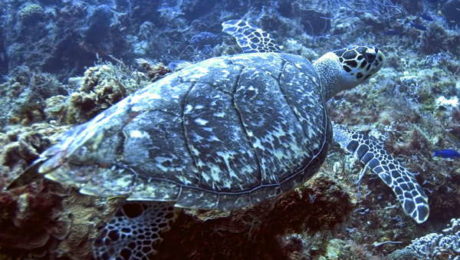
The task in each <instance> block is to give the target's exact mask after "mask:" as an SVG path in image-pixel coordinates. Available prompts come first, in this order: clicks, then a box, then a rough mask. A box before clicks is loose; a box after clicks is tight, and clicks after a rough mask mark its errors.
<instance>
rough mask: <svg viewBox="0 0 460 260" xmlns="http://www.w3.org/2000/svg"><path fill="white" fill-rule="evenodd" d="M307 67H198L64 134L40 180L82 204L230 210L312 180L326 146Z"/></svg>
mask: <svg viewBox="0 0 460 260" xmlns="http://www.w3.org/2000/svg"><path fill="white" fill-rule="evenodd" d="M324 105H325V96H324V90H323V89H322V86H321V85H320V80H319V78H318V75H317V74H316V72H315V70H314V69H313V67H312V65H311V63H310V62H309V61H307V60H305V59H303V58H302V57H300V56H296V55H290V54H282V53H251V54H241V55H235V56H223V57H217V58H212V59H208V60H205V61H203V62H199V63H197V64H195V65H192V66H190V67H188V68H185V69H183V70H181V71H179V72H176V73H172V74H170V75H168V76H166V77H165V78H163V79H161V80H159V81H156V82H154V83H152V84H151V85H149V86H147V87H145V88H144V89H141V90H139V91H138V92H136V93H134V94H133V95H131V96H129V97H127V98H125V99H124V100H122V101H121V102H119V103H118V104H116V105H114V106H112V107H111V108H109V109H107V110H106V111H104V112H103V113H101V114H99V115H98V116H96V117H95V118H94V119H92V120H91V121H89V122H87V123H85V124H83V125H80V126H78V127H76V128H74V129H72V130H70V131H69V132H68V133H66V134H65V135H64V136H63V138H62V141H61V142H60V143H58V144H56V145H55V146H53V147H51V148H50V149H48V150H47V151H46V152H45V153H44V154H43V155H42V159H43V161H44V163H43V164H42V165H41V166H40V168H39V172H41V173H43V174H45V175H46V177H47V178H49V179H53V180H56V181H60V182H64V183H68V184H71V185H76V186H78V187H79V188H80V191H81V192H82V193H85V194H90V195H98V196H117V195H123V196H127V197H128V200H133V201H173V202H176V203H175V205H176V206H178V207H188V208H204V209H222V210H231V209H236V208H242V207H246V206H251V205H253V204H255V203H257V202H259V201H263V200H266V199H269V198H272V197H275V196H277V195H278V194H280V193H282V192H285V191H287V190H290V189H292V188H293V187H295V186H296V185H298V184H299V183H302V182H303V181H305V180H306V179H308V178H309V177H311V175H312V174H314V173H315V172H316V171H317V169H318V168H319V166H320V165H321V163H322V162H323V160H324V158H325V156H326V153H327V145H328V143H330V140H331V134H332V132H331V125H330V122H329V120H328V118H327V115H326V111H325V107H324Z"/></svg>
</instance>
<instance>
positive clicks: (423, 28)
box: [409, 22, 427, 31]
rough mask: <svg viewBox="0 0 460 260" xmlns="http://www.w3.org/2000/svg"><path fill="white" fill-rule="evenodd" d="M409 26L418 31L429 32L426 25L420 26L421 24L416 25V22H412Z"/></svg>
mask: <svg viewBox="0 0 460 260" xmlns="http://www.w3.org/2000/svg"><path fill="white" fill-rule="evenodd" d="M409 24H410V25H411V26H412V27H414V28H415V29H417V30H421V31H426V30H427V28H426V26H425V25H422V24H419V23H414V22H410V23H409Z"/></svg>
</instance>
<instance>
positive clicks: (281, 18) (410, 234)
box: [0, 0, 460, 260]
mask: <svg viewBox="0 0 460 260" xmlns="http://www.w3.org/2000/svg"><path fill="white" fill-rule="evenodd" d="M231 19H245V20H247V21H249V22H251V23H252V24H254V25H256V26H258V27H260V28H263V29H264V30H265V31H267V32H269V33H270V34H271V35H272V36H273V38H274V39H275V40H276V43H277V44H278V45H279V46H282V51H283V52H287V53H293V54H298V55H301V56H303V57H305V58H306V59H309V60H311V61H313V60H315V59H317V58H319V57H320V56H321V55H322V54H324V53H326V52H328V51H330V50H336V49H340V48H343V47H347V46H351V45H372V46H377V47H378V48H380V49H382V50H383V52H384V53H385V55H386V63H385V65H384V67H383V68H382V69H381V70H380V72H379V73H377V74H376V75H375V76H374V77H372V78H371V79H370V80H369V81H368V82H367V83H365V84H362V85H360V86H358V87H357V88H355V89H353V90H350V91H345V92H342V93H340V94H339V95H337V96H335V97H334V98H333V99H331V100H330V101H329V103H328V110H329V115H330V117H331V119H332V120H333V121H334V122H337V123H342V124H345V125H349V126H351V127H353V128H354V129H357V130H363V131H365V130H368V131H370V132H371V133H372V134H373V135H375V136H378V137H379V138H380V139H382V140H384V142H385V146H386V148H387V150H388V151H389V152H391V153H392V154H393V155H394V156H395V157H396V158H398V159H399V160H400V161H402V162H404V165H405V166H406V167H407V168H408V169H410V170H411V171H413V172H416V173H418V175H417V180H418V181H419V183H421V185H422V187H423V188H424V190H425V192H426V193H427V194H428V196H429V199H430V200H429V203H430V218H429V219H428V220H427V221H426V222H425V223H423V224H416V223H415V222H414V221H413V220H412V219H410V218H409V217H407V216H405V215H404V214H403V213H402V210H401V208H400V206H399V205H398V203H397V201H396V199H395V196H394V195H393V193H392V192H391V190H390V189H388V188H387V187H386V186H385V185H384V184H383V183H382V182H381V181H380V180H379V179H378V177H377V176H375V175H373V174H371V173H368V174H366V175H365V176H364V178H363V180H362V181H361V182H360V183H359V184H357V183H356V181H357V179H358V175H359V172H360V171H361V169H362V167H361V165H360V164H359V163H358V162H356V161H355V160H353V159H352V158H351V157H350V156H349V155H347V154H345V153H344V152H343V151H341V150H340V149H339V148H338V146H337V145H333V146H331V148H330V151H329V156H328V158H327V159H326V162H325V163H324V164H323V166H322V167H321V169H320V171H319V172H318V173H317V174H316V175H315V177H314V178H313V179H311V180H309V181H308V182H307V183H305V184H304V185H303V186H302V187H300V188H298V189H296V190H295V191H293V192H290V193H287V194H285V195H284V196H283V197H282V198H280V199H279V201H278V202H276V203H275V204H274V205H271V207H267V206H260V207H255V208H253V209H250V210H247V211H245V212H232V213H222V214H217V213H215V212H203V211H193V210H188V211H184V212H181V213H178V216H177V219H176V221H175V223H174V224H173V225H172V227H171V230H170V231H168V232H166V233H165V234H164V235H163V242H162V243H159V244H158V245H157V246H156V250H157V251H158V254H157V255H155V256H154V259H321V260H332V259H457V260H458V259H460V219H459V218H460V189H459V187H460V154H459V153H458V152H459V151H460V107H459V98H460V78H459V76H460V1H459V0H444V1H435V0H423V1H422V0H380V1H377V0H374V1H371V0H356V1H345V0H311V1H309V0H247V1H243V0H221V1H217V0H176V1H175V0H89V1H76V0H35V1H32V0H2V1H1V2H0V24H1V26H0V75H1V77H0V111H1V113H0V145H1V146H0V147H1V149H0V259H56V258H57V259H90V258H91V256H90V255H91V243H90V241H91V240H92V239H94V238H95V237H96V236H97V227H99V226H100V225H102V224H103V223H105V222H107V220H108V219H110V216H111V215H113V212H114V211H115V210H116V208H117V206H118V205H119V204H120V200H121V199H117V198H114V199H111V200H106V199H103V198H93V197H88V196H83V195H80V194H79V193H78V192H77V191H76V190H74V189H72V188H70V187H64V186H62V185H59V184H58V183H53V182H51V181H44V180H40V181H38V182H35V183H33V184H29V185H27V186H25V187H21V188H18V189H15V190H6V186H7V185H8V184H9V183H11V181H12V180H13V179H14V178H15V177H17V176H18V175H19V174H20V173H21V172H22V171H24V169H26V168H27V166H28V165H30V164H31V163H32V162H33V161H34V160H35V159H36V158H37V157H38V155H39V154H40V153H41V152H43V151H44V150H45V149H46V148H48V147H49V146H50V145H51V144H53V143H55V142H56V138H57V137H58V136H59V134H61V133H63V132H64V131H65V130H67V129H69V128H70V127H71V126H73V125H76V124H79V123H83V122H86V121H88V120H89V119H91V118H93V117H94V116H95V115H97V114H98V113H100V112H101V111H103V110H105V109H106V108H108V107H110V106H111V105H112V104H114V103H116V102H118V101H119V100H121V99H123V98H124V97H126V96H127V95H129V94H130V93H132V92H134V91H136V90H138V89H141V88H143V87H144V86H146V85H147V84H149V83H151V82H153V81H155V80H157V79H158V78H161V77H162V76H163V75H165V74H168V73H171V72H173V71H175V70H179V69H181V68H183V67H185V66H187V65H189V64H191V63H194V62H198V61H202V60H205V59H208V58H211V57H216V56H221V55H231V54H237V53H241V50H240V48H239V47H238V45H237V44H236V42H235V40H234V39H233V38H232V37H231V36H229V35H226V34H224V33H222V32H221V31H222V26H221V23H222V22H224V21H227V20H231ZM434 151H436V153H434Z"/></svg>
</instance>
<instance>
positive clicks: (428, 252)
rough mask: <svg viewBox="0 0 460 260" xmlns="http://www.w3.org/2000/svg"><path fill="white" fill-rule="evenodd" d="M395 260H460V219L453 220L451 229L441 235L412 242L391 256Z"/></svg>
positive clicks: (426, 236)
mask: <svg viewBox="0 0 460 260" xmlns="http://www.w3.org/2000/svg"><path fill="white" fill-rule="evenodd" d="M391 257H393V259H407V258H408V257H415V258H417V259H448V260H456V259H459V258H460V219H451V221H450V227H448V228H446V229H444V230H442V232H441V233H430V234H427V235H425V236H423V237H420V238H417V239H414V240H412V243H411V244H410V245H408V246H407V247H405V248H403V249H400V250H397V251H395V252H393V253H392V254H391Z"/></svg>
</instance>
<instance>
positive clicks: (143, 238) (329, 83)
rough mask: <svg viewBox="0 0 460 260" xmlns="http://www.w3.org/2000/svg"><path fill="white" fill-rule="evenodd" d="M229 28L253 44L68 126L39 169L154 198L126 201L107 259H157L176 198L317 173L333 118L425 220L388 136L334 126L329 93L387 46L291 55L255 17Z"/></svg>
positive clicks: (112, 225) (198, 198) (226, 195)
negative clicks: (138, 208) (128, 210)
mask: <svg viewBox="0 0 460 260" xmlns="http://www.w3.org/2000/svg"><path fill="white" fill-rule="evenodd" d="M223 29H224V32H226V33H228V34H230V35H232V36H234V37H235V38H236V40H237V43H238V45H239V46H240V47H241V48H242V49H243V51H244V53H242V54H237V55H231V56H221V57H215V58H211V59H207V60H204V61H202V62H198V63H196V64H194V65H190V66H188V67H186V68H184V69H182V70H180V71H177V72H174V73H171V74H169V75H167V76H166V77H164V78H162V79H160V80H158V81H156V82H154V83H152V84H150V85H148V86H146V87H145V88H143V89H141V90H139V91H137V92H135V93H134V94H132V95H130V96H128V97H127V98H125V99H123V100H122V101H120V102H119V103H117V104H115V105H113V106H112V107H110V108H109V109H107V110H105V111H104V112H102V113H101V114H99V115H98V116H96V117H95V118H94V119H92V120H90V121H89V122H87V123H85V124H82V125H80V126H76V127H74V128H73V129H71V130H70V131H68V132H67V133H65V134H64V135H63V136H62V138H61V140H60V141H59V142H58V143H57V144H55V145H54V146H52V147H51V148H49V149H47V150H46V151H45V152H44V153H43V154H42V155H41V156H40V158H39V159H38V160H37V161H36V162H35V163H34V167H32V168H31V169H34V168H35V169H36V170H37V171H38V172H39V173H41V174H44V175H45V177H46V178H48V179H51V180H54V181H57V182H61V183H65V184H70V185H74V186H77V187H78V188H79V190H80V192H81V193H83V194H88V195H94V196H125V197H126V199H127V200H128V201H137V202H144V203H145V211H144V213H143V214H141V215H140V216H139V217H136V218H128V217H126V214H125V213H124V212H123V210H121V211H120V212H119V213H118V214H117V215H116V216H115V217H114V218H113V220H112V221H110V222H109V223H108V224H107V225H106V226H105V227H104V228H103V229H102V233H101V236H100V237H99V239H98V240H97V241H96V242H95V256H96V258H109V257H112V258H116V259H119V258H120V259H122V258H123V257H124V258H130V259H144V258H146V257H147V255H149V254H150V253H152V252H153V249H152V248H151V242H152V241H153V240H156V239H158V238H159V232H160V231H161V230H162V229H164V228H166V227H167V226H168V223H169V220H170V219H171V217H172V214H171V210H172V206H174V207H182V208H199V209H219V210H235V209H240V208H244V207H250V206H252V205H254V204H256V203H259V202H262V201H265V200H268V199H272V198H275V197H276V196H278V195H279V194H281V193H283V192H286V191H289V190H291V189H292V188H293V187H296V186H297V185H298V184H301V183H303V182H305V181H306V180H307V179H309V178H310V177H311V176H312V175H313V174H314V173H315V172H317V170H318V168H319V167H320V166H321V164H322V162H323V161H324V159H325V157H326V154H327V150H328V146H329V145H330V144H331V140H332V136H333V128H334V130H335V135H334V136H335V138H336V140H337V141H338V142H339V144H341V145H342V146H343V147H344V148H346V149H347V150H348V151H351V152H353V153H354V155H355V156H356V157H357V158H358V159H359V160H361V161H362V162H363V163H364V165H365V168H370V169H371V170H372V171H373V172H375V173H377V174H378V176H379V177H380V178H381V179H382V180H383V181H384V182H385V183H386V184H387V185H388V186H389V187H390V188H391V189H392V190H393V191H394V192H395V194H396V195H397V197H398V200H399V201H400V202H401V203H402V206H403V209H404V212H405V213H406V214H408V215H409V216H411V217H412V218H413V219H414V220H415V221H416V222H417V223H421V222H424V221H425V220H426V219H427V217H428V200H427V196H426V195H425V193H424V192H423V190H422V189H421V187H420V185H419V184H418V183H417V182H416V180H415V178H414V176H413V174H412V173H410V172H409V171H407V170H406V169H405V168H403V167H402V166H401V165H400V164H399V163H398V162H397V161H396V160H394V159H393V158H392V157H391V156H390V155H389V154H388V153H386V152H385V150H384V149H383V146H382V145H381V144H380V143H379V141H377V139H375V138H372V137H369V136H367V135H364V134H362V133H355V132H353V131H351V130H348V129H346V128H344V127H342V126H338V125H336V126H334V127H333V125H332V124H331V122H330V120H329V119H328V115H327V113H326V108H325V106H326V101H327V100H328V99H330V98H331V97H332V96H334V95H335V94H336V93H338V92H340V91H342V90H346V89H350V88H353V87H354V86H356V85H358V84H360V83H362V82H364V81H365V80H367V79H368V78H369V77H371V76H372V75H373V74H374V73H376V72H377V71H378V70H379V69H380V68H381V66H382V64H383V59H384V55H383V54H382V52H381V51H380V50H379V49H377V48H374V47H366V46H354V47H350V48H344V49H341V50H336V51H332V52H328V53H326V54H325V55H323V56H322V57H321V58H319V59H318V60H316V61H315V62H314V63H313V64H312V63H310V62H309V61H307V60H306V59H305V58H303V57H301V56H298V55H293V54H288V53H282V52H281V51H280V48H278V47H277V46H276V45H275V44H274V41H273V40H272V39H271V38H270V35H269V34H268V33H266V32H264V31H262V30H261V29H259V28H256V27H254V26H252V25H250V24H249V23H248V22H246V21H243V20H232V21H227V22H224V23H223ZM29 172H30V171H29ZM147 202H150V203H147ZM146 222H150V223H152V224H149V225H146V224H145V223H146Z"/></svg>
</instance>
